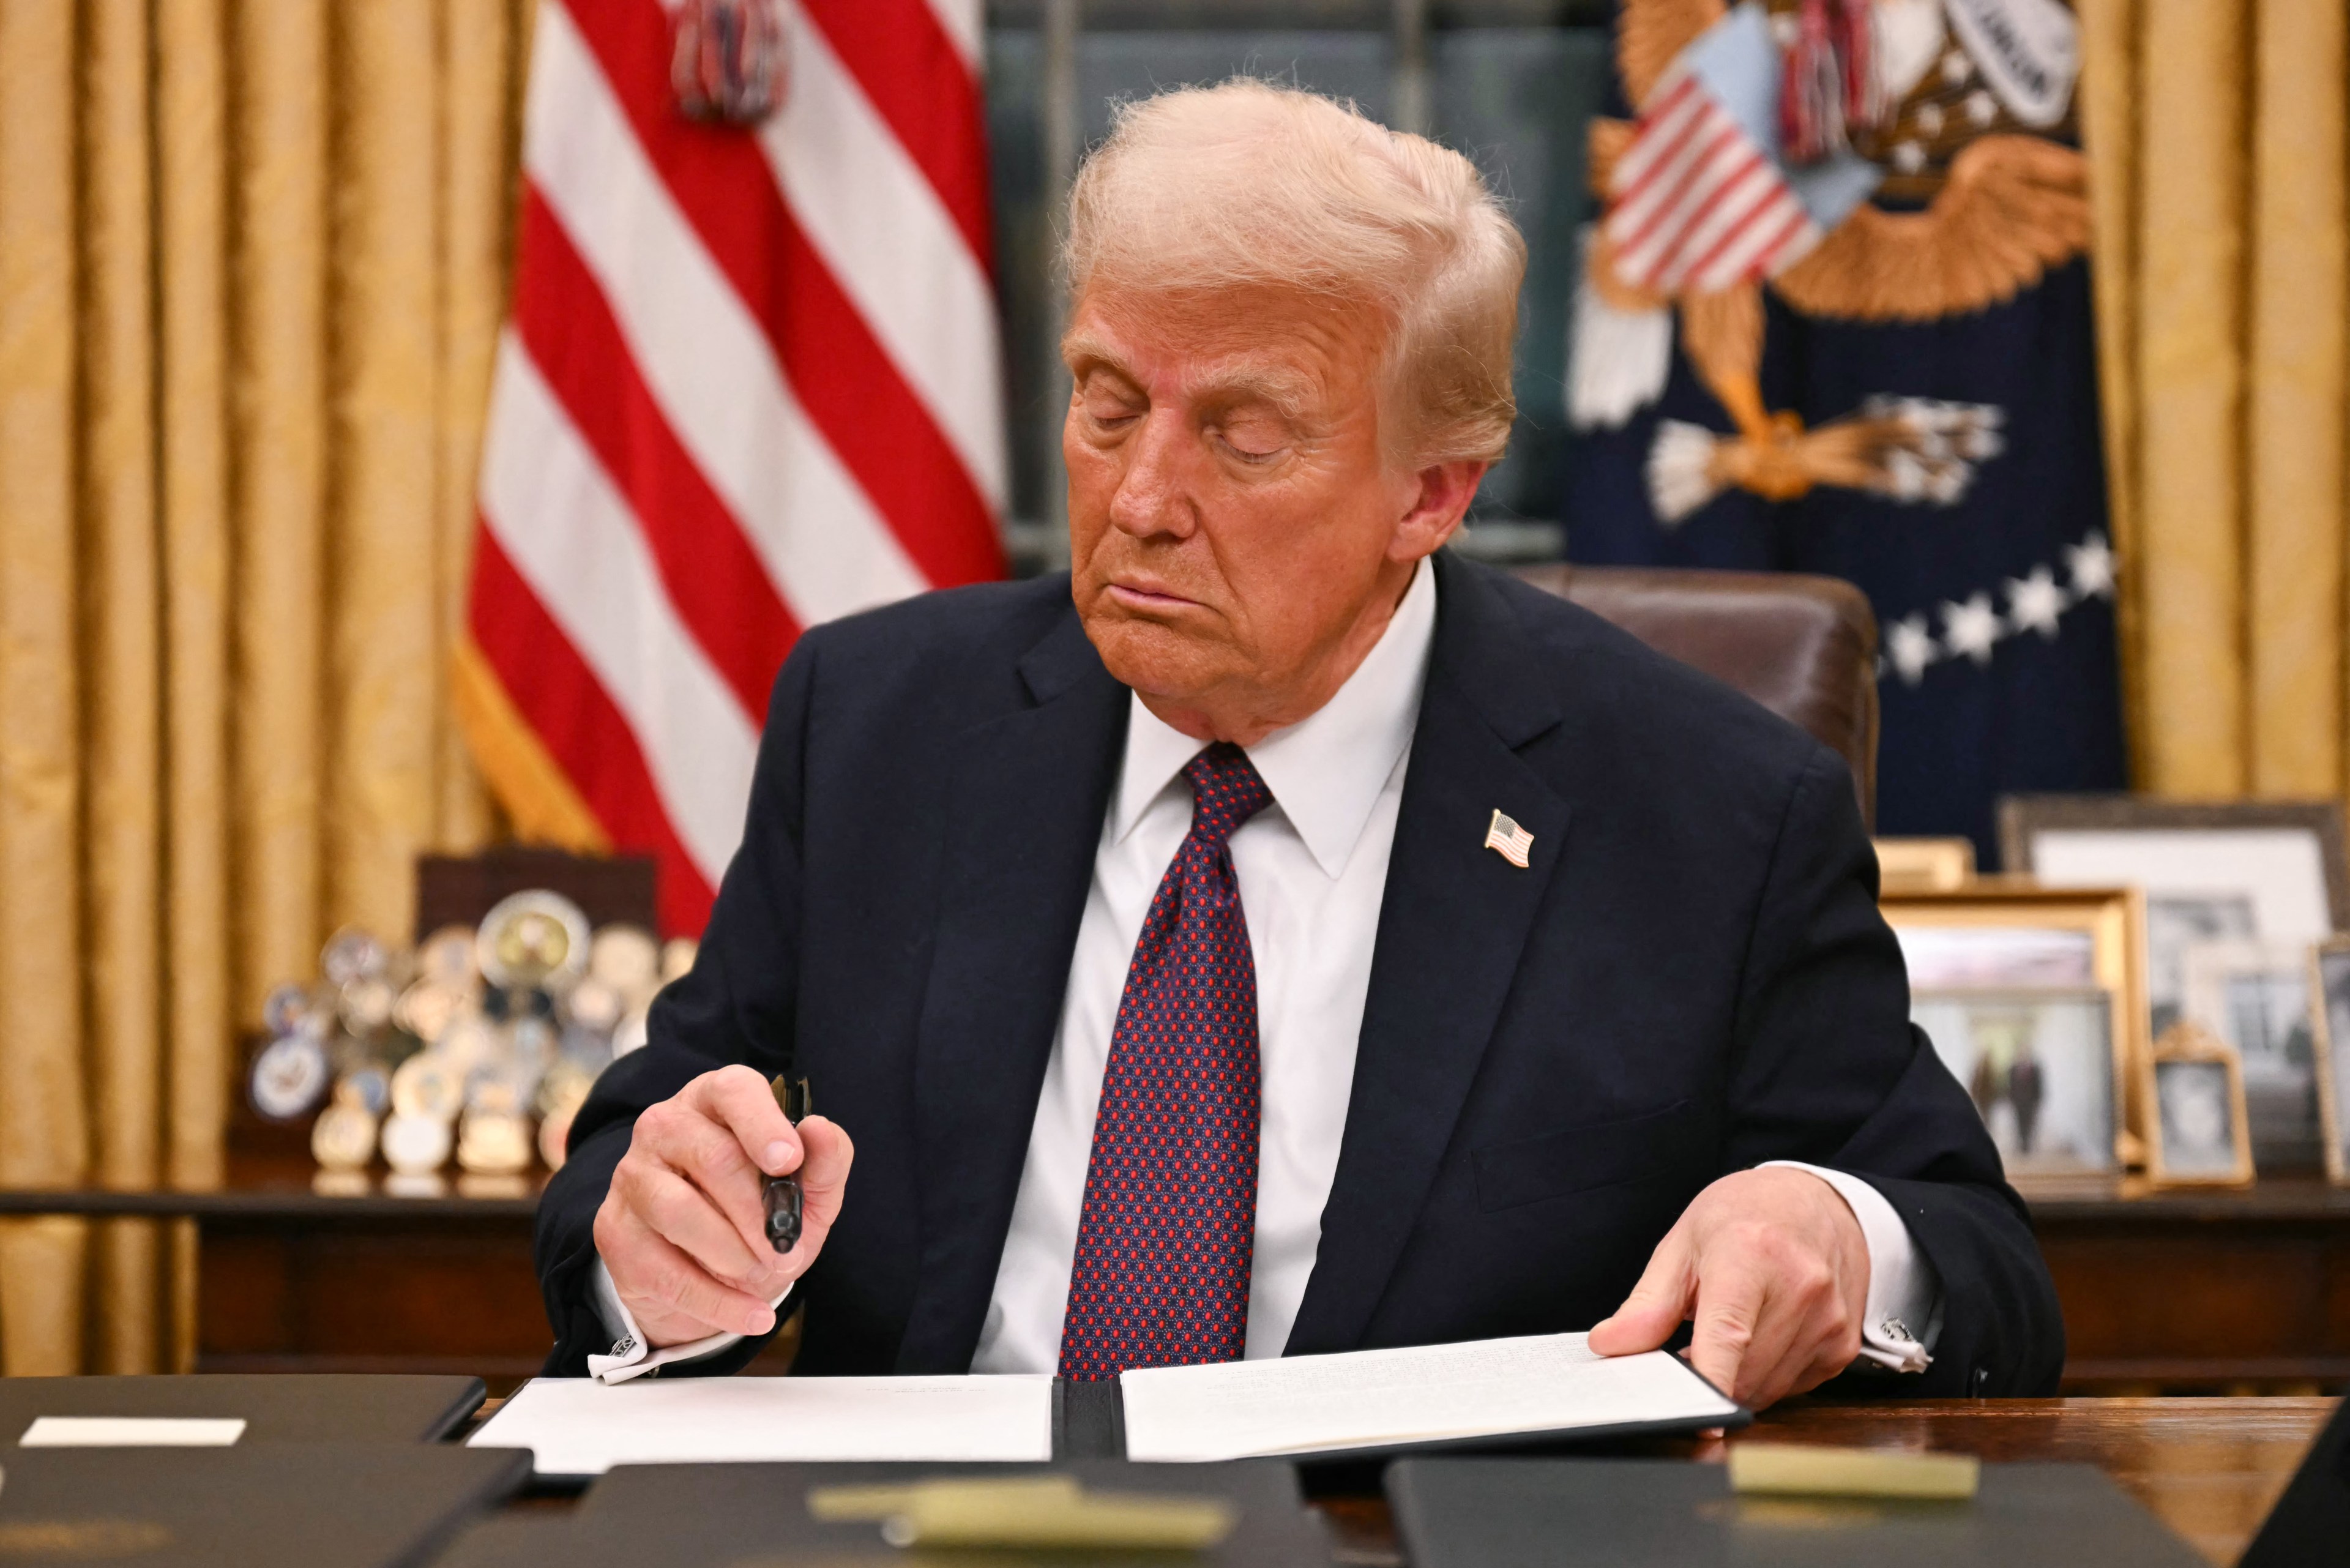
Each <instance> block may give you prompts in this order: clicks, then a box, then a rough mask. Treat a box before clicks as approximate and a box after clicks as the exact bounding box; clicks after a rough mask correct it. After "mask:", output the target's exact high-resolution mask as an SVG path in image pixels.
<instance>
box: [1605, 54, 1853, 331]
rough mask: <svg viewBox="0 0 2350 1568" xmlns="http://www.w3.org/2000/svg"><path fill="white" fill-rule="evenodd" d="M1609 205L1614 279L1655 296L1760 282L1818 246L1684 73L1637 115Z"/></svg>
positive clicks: (1751, 152)
mask: <svg viewBox="0 0 2350 1568" xmlns="http://www.w3.org/2000/svg"><path fill="white" fill-rule="evenodd" d="M1609 196H1610V198H1611V204H1610V206H1609V208H1608V212H1607V239H1608V243H1609V244H1610V246H1611V247H1612V249H1613V250H1614V253H1615V261H1616V273H1617V277H1618V278H1619V279H1620V280H1621V281H1622V282H1624V283H1625V284H1627V285H1629V286H1632V287H1635V288H1640V289H1645V290H1648V291H1650V292H1654V293H1659V294H1668V295H1671V294H1679V293H1682V292H1684V291H1687V292H1690V293H1697V294H1711V293H1715V292H1718V291H1720V290H1721V289H1725V288H1729V287H1731V286H1732V285H1735V284H1739V283H1744V282H1746V281H1748V280H1750V279H1753V278H1760V277H1767V276H1769V275H1772V274H1773V273H1775V272H1777V271H1779V270H1780V269H1781V268H1783V267H1785V266H1788V265H1793V264H1794V262H1795V261H1796V260H1797V259H1798V258H1799V257H1801V256H1802V255H1803V254H1804V252H1806V251H1808V250H1810V249H1811V248H1812V247H1813V246H1814V245H1816V244H1819V242H1820V238H1821V231H1820V228H1819V225H1818V224H1817V223H1814V222H1813V221H1812V218H1811V215H1810V214H1809V213H1806V212H1805V211H1804V205H1803V203H1802V202H1800V201H1798V200H1797V199H1796V197H1795V193H1794V191H1792V190H1791V189H1789V187H1788V184H1787V182H1786V179H1785V177H1784V176H1783V174H1781V173H1780V171H1779V169H1778V166H1777V165H1776V164H1774V163H1773V161H1771V158H1770V156H1769V154H1768V153H1767V152H1766V151H1764V150H1763V148H1761V147H1758V146H1757V145H1756V144H1755V142H1754V140H1753V139H1752V138H1751V137H1750V136H1748V135H1747V133H1746V132H1745V130H1743V129H1742V128H1741V127H1740V125H1739V123H1738V121H1737V120H1736V119H1732V118H1731V115H1730V113H1729V112H1728V111H1727V110H1726V109H1723V108H1722V107H1721V105H1720V104H1719V103H1717V102H1715V101H1714V99H1713V97H1712V95H1711V94H1710V93H1709V92H1707V91H1706V89H1705V84H1704V83H1703V81H1702V80H1700V78H1699V77H1698V76H1697V75H1696V73H1694V72H1690V71H1684V72H1682V73H1680V75H1679V80H1678V81H1669V82H1666V83H1663V84H1660V86H1659V90H1658V91H1657V93H1656V95H1655V99H1654V101H1653V102H1651V103H1650V104H1649V105H1648V108H1647V109H1644V110H1643V111H1642V113H1641V115H1640V125H1639V130H1638V133H1637V135H1636V136H1635V137H1634V139H1633V141H1632V145H1631V146H1630V147H1629V148H1627V149H1626V150H1625V153H1624V156H1623V157H1622V158H1621V159H1620V160H1619V161H1617V165H1616V170H1615V173H1614V175H1613V177H1612V178H1611V180H1610V182H1609Z"/></svg>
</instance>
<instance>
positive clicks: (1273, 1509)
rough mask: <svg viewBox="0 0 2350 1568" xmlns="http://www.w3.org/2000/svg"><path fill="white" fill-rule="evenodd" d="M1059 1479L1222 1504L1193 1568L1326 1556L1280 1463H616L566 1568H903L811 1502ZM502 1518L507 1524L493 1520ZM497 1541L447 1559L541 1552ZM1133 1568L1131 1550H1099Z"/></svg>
mask: <svg viewBox="0 0 2350 1568" xmlns="http://www.w3.org/2000/svg"><path fill="white" fill-rule="evenodd" d="M1048 1471H1057V1472H1060V1473H1064V1474H1068V1475H1073V1476H1075V1477H1076V1478H1077V1480H1078V1481H1079V1482H1080V1483H1081V1484H1082V1485H1084V1486H1085V1487H1086V1488H1087V1490H1092V1491H1128V1492H1173V1493H1178V1494H1182V1495H1187V1496H1211V1497H1220V1498H1224V1499H1226V1500H1228V1501H1231V1502H1232V1503H1233V1504H1235V1505H1236V1506H1237V1507H1238V1508H1239V1510H1240V1523H1239V1526H1238V1527H1237V1528H1236V1529H1235V1530H1234V1531H1233V1532H1232V1535H1231V1536H1230V1537H1229V1538H1228V1539H1226V1540H1225V1542H1223V1544H1222V1545H1221V1546H1219V1547H1217V1548H1216V1549H1215V1550H1214V1551H1212V1552H1201V1553H1200V1554H1199V1555H1198V1556H1196V1557H1190V1556H1187V1557H1185V1558H1184V1562H1185V1563H1191V1564H1196V1565H1197V1568H1322V1565H1323V1564H1326V1563H1328V1561H1329V1553H1330V1549H1329V1545H1328V1542H1327V1538H1326V1536H1325V1534H1324V1533H1323V1529H1322V1523H1321V1521H1320V1519H1319V1517H1318V1516H1316V1515H1315V1514H1314V1513H1313V1512H1311V1511H1308V1510H1307V1509H1306V1507H1305V1502H1304V1501H1303V1500H1302V1498H1301V1497H1300V1496H1299V1494H1298V1490H1297V1474H1296V1471H1295V1469H1293V1468H1292V1467H1291V1466H1289V1465H1288V1464H1286V1463H1284V1462H1283V1461H1281V1460H1277V1459H1260V1460H1251V1461H1248V1462H1246V1463H1242V1464H1230V1465H1128V1464H1125V1463H1123V1462H1121V1461H1118V1460H1115V1459H1078V1460H1073V1461H1069V1462H1066V1463H1062V1464H1055V1465H872V1464H868V1465H798V1464H773V1465H726V1464H704V1465H621V1466H618V1467H616V1468H615V1469H611V1470H610V1471H608V1472H607V1473H606V1474H605V1475H604V1477H603V1478H602V1479H601V1480H598V1481H597V1482H596V1483H595V1485H594V1486H592V1487H590V1488H589V1489H588V1491H587V1496H586V1497H585V1498H584V1499H582V1500H581V1501H580V1503H579V1506H578V1508H577V1511H575V1512H574V1513H573V1514H572V1516H571V1521H572V1523H573V1524H574V1526H575V1533H574V1535H573V1537H572V1539H573V1542H574V1550H573V1552H572V1553H571V1554H569V1555H567V1556H566V1557H565V1558H564V1559H563V1560H562V1561H563V1564H564V1568H645V1565H646V1564H649V1563H659V1564H660V1565H661V1568H732V1565H733V1564H735V1563H743V1562H746V1561H753V1560H756V1561H760V1562H764V1561H765V1560H766V1559H767V1558H769V1557H772V1558H774V1559H775V1561H777V1562H779V1563H780V1562H805V1563H814V1562H817V1561H821V1562H822V1563H824V1564H825V1565H826V1568H866V1565H868V1564H869V1568H906V1565H907V1564H908V1563H909V1562H910V1561H913V1558H912V1557H911V1556H910V1554H909V1553H908V1552H903V1551H900V1550H899V1548H897V1547H894V1546H891V1545H889V1544H887V1543H886V1542H883V1541H882V1539H881V1532H880V1529H879V1526H878V1525H876V1524H874V1523H872V1522H870V1521H860V1522H857V1523H845V1524H824V1523H819V1522H818V1521H816V1520H815V1519H813V1518H811V1517H809V1514H808V1509H807V1494H808V1492H809V1491H810V1490H813V1489H815V1488H816V1487H826V1486H858V1487H869V1486H897V1485H903V1484H907V1483H909V1482H912V1481H917V1480H935V1479H937V1478H939V1477H941V1476H949V1475H955V1476H974V1477H982V1478H986V1479H990V1480H999V1479H1009V1478H1012V1477H1015V1476H1029V1475H1037V1474H1042V1473H1045V1472H1048ZM499 1522H503V1521H499ZM523 1548H528V1549H536V1542H529V1541H524V1540H520V1539H517V1540H515V1541H512V1542H506V1541H500V1540H497V1539H495V1538H494V1534H493V1535H492V1538H489V1539H485V1540H484V1542H481V1544H480V1546H479V1548H478V1549H477V1548H475V1547H473V1546H472V1545H470V1544H469V1545H466V1546H464V1547H463V1548H462V1549H461V1550H463V1551H477V1552H478V1553H480V1554H477V1555H475V1556H471V1557H468V1556H463V1555H454V1556H452V1558H451V1559H450V1561H451V1562H452V1563H463V1564H465V1565H466V1568H496V1565H498V1564H502V1563H507V1562H512V1561H519V1559H516V1558H509V1557H502V1556H497V1555H492V1554H487V1553H492V1552H504V1551H508V1550H512V1549H523ZM1096 1555H1097V1554H1092V1553H1087V1552H1054V1553H1051V1556H1052V1559H1053V1562H1054V1563H1055V1568H1085V1565H1086V1564H1087V1563H1088V1562H1089V1561H1092V1560H1093V1559H1094V1557H1095V1556H1096ZM1098 1556H1099V1560H1100V1561H1102V1562H1104V1563H1133V1562H1135V1561H1137V1559H1136V1557H1135V1555H1134V1554H1133V1553H1131V1552H1127V1553H1118V1552H1110V1553H1101V1554H1098Z"/></svg>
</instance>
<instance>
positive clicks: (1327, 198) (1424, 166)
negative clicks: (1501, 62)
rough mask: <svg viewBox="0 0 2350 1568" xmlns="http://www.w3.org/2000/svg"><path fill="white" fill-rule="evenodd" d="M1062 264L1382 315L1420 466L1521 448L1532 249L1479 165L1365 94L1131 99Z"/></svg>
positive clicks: (1092, 280)
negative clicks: (1271, 292) (1518, 393)
mask: <svg viewBox="0 0 2350 1568" xmlns="http://www.w3.org/2000/svg"><path fill="white" fill-rule="evenodd" d="M1062 260H1063V263H1064V265H1065V266H1066V270H1067V275H1068V283H1069V296H1070V298H1071V299H1072V300H1076V299H1078V298H1080V297H1082V296H1084V294H1085V292H1086V290H1087V288H1088V287H1089V286H1092V285H1094V284H1096V283H1097V282H1098V283H1102V284H1107V285H1113V286H1117V287H1119V288H1135V289H1144V290H1156V291H1171V292H1183V293H1191V292H1205V291H1209V290H1215V289H1222V288H1232V287H1244V286H1272V287H1276V288H1284V289H1293V290H1298V291H1301V292H1305V293H1308V294H1315V295H1326V296H1331V297H1332V298H1333V299H1334V300H1336V301H1337V302H1340V303H1343V304H1346V305H1348V306H1355V307H1357V308H1367V309H1369V310H1370V311H1372V312H1374V313H1375V314H1376V315H1377V317H1378V318H1379V320H1380V323H1381V327H1382V329H1383V332H1384V335H1385V337H1384V344H1383V348H1384V349H1385V355H1386V367H1387V380H1388V386H1389V388H1390V389H1391V395H1392V396H1393V397H1394V398H1395V400H1396V405H1397V407H1398V409H1399V412H1400V413H1401V415H1402V419H1401V421H1400V423H1401V425H1402V427H1403V428H1402V429H1400V430H1399V431H1396V432H1394V434H1395V439H1394V441H1392V443H1391V444H1393V445H1395V446H1397V447H1398V448H1399V449H1402V450H1406V451H1408V452H1409V457H1410V459H1411V461H1412V462H1414V464H1415V465H1419V464H1427V463H1436V462H1451V461H1454V460H1456V459H1474V460H1481V461H1485V462H1491V461H1492V460H1493V459H1496V458H1498V457H1500V456H1501V455H1502V451H1503V447H1504V446H1505V445H1506V444H1507V442H1508V440H1509V433H1510V424H1511V421H1513V419H1515V418H1516V415H1517V400H1516V398H1515V397H1514V395H1513V393H1512V391H1511V388H1510V351H1511V346H1512V341H1513V338H1514V337H1516V335H1517V310H1518V285H1519V283H1520V281H1521V280H1522V279H1523V277H1524V275H1525V269H1526V247H1525V242H1524V241H1523V239H1521V238H1520V237H1519V234H1518V230H1517V225H1516V224H1514V223H1512V222H1511V221H1510V217H1509V214H1508V213H1505V212H1504V211H1503V208H1502V203H1501V202H1500V201H1499V200H1498V199H1497V198H1496V197H1495V196H1494V194H1493V192H1492V191H1491V190H1490V189H1488V188H1487V186H1486V184H1485V182H1484V179H1483V177H1482V176H1481V175H1480V174H1479V173H1478V172H1477V168H1476V165H1474V164H1472V163H1471V162H1470V161H1469V160H1468V159H1466V158H1463V157H1462V156H1461V154H1459V153H1458V152H1454V151H1451V150H1450V149H1448V148H1443V147H1440V146H1438V145H1437V144H1436V143H1435V142H1433V141H1430V140H1427V139H1426V138H1424V137H1419V136H1411V135H1408V134H1406V133H1404V132H1402V131H1395V130H1387V129H1386V128H1385V127H1383V126H1380V125H1378V124H1375V123H1374V122H1373V121H1371V120H1369V119H1366V118H1364V116H1363V115H1362V114H1361V113H1360V112H1359V111H1357V109H1355V107H1354V106H1353V105H1352V104H1342V103H1338V102H1336V101H1335V100H1333V99H1327V98H1324V97H1322V96H1321V95H1320V94H1318V93H1311V92H1305V91H1302V90H1300V89H1298V88H1290V87H1284V86H1281V85H1279V84H1277V83H1274V82H1266V81H1258V80H1255V79H1253V78H1235V79H1233V80H1232V81H1227V82H1224V83H1222V84H1221V85H1219V86H1216V87H1210V88H1180V89H1177V90H1175V91H1172V92H1164V93H1160V94H1159V95H1158V96H1156V97H1154V98H1148V99H1140V100H1139V101H1137V102H1132V103H1128V104H1125V105H1122V106H1121V107H1120V108H1119V109H1118V116H1117V119H1116V122H1115V123H1114V125H1113V126H1112V128H1111V130H1110V134H1109V138H1108V140H1106V141H1104V142H1103V143H1102V144H1101V145H1100V146H1099V147H1097V148H1096V149H1095V150H1094V151H1093V152H1092V153H1091V154H1090V155H1089V156H1088V157H1087V160H1086V162H1085V167H1084V168H1082V169H1081V170H1079V171H1078V172H1077V178H1076V186H1075V187H1074V189H1072V191H1071V192H1070V194H1069V230H1068V239H1067V243H1066V245H1065V246H1064V248H1063V254H1062Z"/></svg>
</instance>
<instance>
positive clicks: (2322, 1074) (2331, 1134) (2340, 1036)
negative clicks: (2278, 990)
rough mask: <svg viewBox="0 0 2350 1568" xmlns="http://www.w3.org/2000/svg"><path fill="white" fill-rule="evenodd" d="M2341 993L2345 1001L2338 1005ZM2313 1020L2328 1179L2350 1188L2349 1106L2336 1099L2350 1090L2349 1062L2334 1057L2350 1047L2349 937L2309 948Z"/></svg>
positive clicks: (2319, 1112)
mask: <svg viewBox="0 0 2350 1568" xmlns="http://www.w3.org/2000/svg"><path fill="white" fill-rule="evenodd" d="M2337 997H2338V998H2340V1000H2341V1002H2342V1006H2341V1008H2340V1009H2338V1010H2337V1009H2336V1008H2335V1006H2334V1001H2335V999H2336V998H2337ZM2309 1021H2310V1045H2311V1053H2310V1054H2311V1055H2312V1056H2313V1057H2314V1058H2315V1062H2316V1066H2317V1125H2318V1128H2319V1131H2320V1133H2321V1134H2322V1136H2323V1137H2324V1139H2325V1178H2326V1179H2327V1180H2329V1181H2331V1182H2333V1183H2334V1186H2336V1187H2350V1150H2345V1148H2344V1147H2343V1140H2344V1139H2345V1137H2350V1106H2345V1105H2343V1104H2341V1103H2340V1101H2339V1099H2338V1098H2337V1096H2341V1095H2344V1094H2350V1064H2345V1063H2340V1062H2337V1061H2336V1059H2335V1053H2336V1052H2344V1051H2350V937H2332V938H2329V939H2327V940H2324V941H2322V942H2318V943H2315V944H2314V945H2313V946H2312V947H2311V948H2310V950H2309Z"/></svg>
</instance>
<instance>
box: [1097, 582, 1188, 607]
mask: <svg viewBox="0 0 2350 1568" xmlns="http://www.w3.org/2000/svg"><path fill="white" fill-rule="evenodd" d="M1109 595H1110V597H1112V598H1113V599H1115V600H1117V602H1118V603H1119V604H1120V605H1123V606H1124V607H1127V608H1128V609H1138V610H1172V609H1182V608H1185V607H1189V606H1193V605H1196V604H1198V603H1199V602H1200V601H1199V600H1197V599H1191V598H1186V597H1183V596H1182V595H1181V594H1178V593H1170V591H1168V589H1167V587H1165V586H1164V585H1163V584H1159V583H1152V582H1113V583H1111V584H1110V585H1109Z"/></svg>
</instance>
